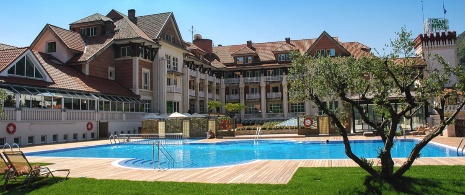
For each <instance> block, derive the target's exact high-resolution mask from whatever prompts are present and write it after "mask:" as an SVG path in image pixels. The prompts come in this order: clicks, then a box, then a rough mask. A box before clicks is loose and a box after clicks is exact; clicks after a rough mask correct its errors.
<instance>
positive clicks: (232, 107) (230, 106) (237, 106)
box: [223, 103, 247, 112]
mask: <svg viewBox="0 0 465 195" xmlns="http://www.w3.org/2000/svg"><path fill="white" fill-rule="evenodd" d="M223 107H224V109H226V110H227V111H228V112H231V111H232V112H235V111H240V110H244V109H245V108H247V106H245V105H243V104H241V103H226V105H224V106H223Z"/></svg>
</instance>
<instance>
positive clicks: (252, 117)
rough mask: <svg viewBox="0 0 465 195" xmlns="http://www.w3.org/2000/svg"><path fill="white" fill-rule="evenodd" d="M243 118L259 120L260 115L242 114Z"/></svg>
mask: <svg viewBox="0 0 465 195" xmlns="http://www.w3.org/2000/svg"><path fill="white" fill-rule="evenodd" d="M244 118H246V119H261V118H263V117H262V113H254V114H244Z"/></svg>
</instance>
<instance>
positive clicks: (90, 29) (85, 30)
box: [81, 26, 97, 37]
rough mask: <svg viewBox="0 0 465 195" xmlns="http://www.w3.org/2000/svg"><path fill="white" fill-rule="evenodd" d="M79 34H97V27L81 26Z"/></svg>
mask: <svg viewBox="0 0 465 195" xmlns="http://www.w3.org/2000/svg"><path fill="white" fill-rule="evenodd" d="M81 35H83V36H86V37H91V36H95V35H97V27H95V26H94V27H88V28H81Z"/></svg>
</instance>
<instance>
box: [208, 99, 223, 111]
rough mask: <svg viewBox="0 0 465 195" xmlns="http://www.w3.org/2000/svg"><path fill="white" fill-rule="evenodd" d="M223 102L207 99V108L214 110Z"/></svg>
mask: <svg viewBox="0 0 465 195" xmlns="http://www.w3.org/2000/svg"><path fill="white" fill-rule="evenodd" d="M222 105H223V104H222V103H221V102H220V101H208V110H211V111H213V110H216V109H217V108H219V107H221V106H222Z"/></svg>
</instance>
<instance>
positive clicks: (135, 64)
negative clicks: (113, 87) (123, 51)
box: [132, 57, 139, 94]
mask: <svg viewBox="0 0 465 195" xmlns="http://www.w3.org/2000/svg"><path fill="white" fill-rule="evenodd" d="M132 72H133V74H132V81H133V82H132V92H133V93H135V94H139V59H137V57H133V58H132Z"/></svg>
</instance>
